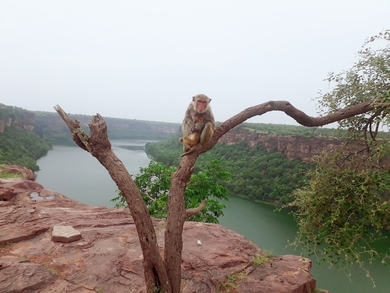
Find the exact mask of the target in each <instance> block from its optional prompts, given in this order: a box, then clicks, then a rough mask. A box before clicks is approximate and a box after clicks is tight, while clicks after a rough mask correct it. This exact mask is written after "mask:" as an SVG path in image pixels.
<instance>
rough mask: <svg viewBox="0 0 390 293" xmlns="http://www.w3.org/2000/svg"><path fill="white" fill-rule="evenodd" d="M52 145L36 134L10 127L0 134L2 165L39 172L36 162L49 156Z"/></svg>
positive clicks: (0, 158)
mask: <svg viewBox="0 0 390 293" xmlns="http://www.w3.org/2000/svg"><path fill="white" fill-rule="evenodd" d="M50 147H51V146H50V144H49V143H48V142H47V141H45V140H44V139H42V138H41V137H39V136H38V135H36V134H35V133H33V132H31V131H27V130H23V129H20V128H17V127H9V128H6V129H5V130H4V132H2V133H0V164H14V165H20V166H25V167H27V168H29V169H31V170H33V171H37V170H39V167H38V165H37V162H36V160H37V159H39V158H40V157H42V156H44V155H46V154H47V152H48V151H49V149H50Z"/></svg>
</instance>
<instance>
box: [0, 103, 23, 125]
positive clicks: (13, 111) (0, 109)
mask: <svg viewBox="0 0 390 293" xmlns="http://www.w3.org/2000/svg"><path fill="white" fill-rule="evenodd" d="M25 112H26V110H24V109H22V108H19V107H14V106H6V105H4V104H2V103H0V120H4V121H5V120H8V119H12V120H15V119H23V117H24V115H25Z"/></svg>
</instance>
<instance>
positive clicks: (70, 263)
mask: <svg viewBox="0 0 390 293" xmlns="http://www.w3.org/2000/svg"><path fill="white" fill-rule="evenodd" d="M2 167H3V168H7V170H8V171H10V172H21V173H23V174H25V178H12V179H0V292H7V293H16V292H29V293H30V292H31V293H34V292H37V293H38V292H39V293H49V292H50V293H51V292H72V293H84V292H85V293H87V292H101V293H103V292H104V293H109V292H116V293H121V292H145V289H144V287H145V285H144V280H143V267H142V252H141V248H140V246H139V242H138V238H137V233H136V229H135V226H134V222H133V220H132V218H131V216H130V214H129V212H128V210H126V209H108V208H106V207H94V206H88V205H85V204H82V203H79V202H77V201H74V200H71V199H69V198H67V197H65V196H64V195H62V194H59V193H56V192H54V191H51V190H48V189H45V188H44V187H43V186H41V185H40V184H38V183H36V182H35V181H34V179H35V176H34V174H33V173H32V172H31V171H30V170H28V169H24V168H21V167H18V166H4V165H3V166H2ZM154 223H155V228H156V231H157V234H158V239H159V246H160V249H161V253H163V250H164V241H163V240H164V225H165V223H164V221H162V220H154ZM58 226H71V227H73V228H74V229H76V230H77V231H76V232H77V233H79V234H81V235H78V236H75V235H73V236H72V237H73V238H69V241H70V242H59V240H60V241H61V239H60V238H56V235H53V227H58ZM77 233H76V234H77ZM65 238H66V235H65ZM62 241H63V240H62ZM183 242H184V249H183V264H182V279H183V282H182V292H183V293H190V292H191V293H192V292H194V293H195V292H196V293H199V292H202V293H203V292H204V293H207V292H213V293H214V292H231V293H238V292H242V293H244V292H245V293H252V292H253V293H255V292H256V293H262V292H263V293H309V292H313V290H314V289H315V286H316V281H315V279H314V278H313V277H312V276H311V275H310V268H311V261H310V260H309V259H301V257H299V256H293V255H283V256H273V257H271V258H270V259H268V260H267V261H266V262H265V263H263V264H261V265H256V264H254V262H253V260H254V259H255V258H256V257H257V256H258V255H261V254H262V253H263V252H262V251H261V249H260V248H258V247H257V246H256V245H255V244H253V243H252V242H250V241H248V240H247V239H246V238H244V237H243V236H241V235H239V234H237V233H236V232H234V231H231V230H228V229H226V228H224V227H223V226H220V225H214V224H205V223H195V222H187V223H186V224H185V226H184V233H183Z"/></svg>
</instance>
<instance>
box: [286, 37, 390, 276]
mask: <svg viewBox="0 0 390 293" xmlns="http://www.w3.org/2000/svg"><path fill="white" fill-rule="evenodd" d="M378 40H379V41H381V42H382V43H383V42H384V43H385V44H386V46H385V47H384V48H383V47H382V48H379V49H377V50H373V49H371V48H370V47H369V45H370V44H371V43H372V42H374V41H378ZM389 41H390V31H386V32H384V33H382V34H379V35H378V36H374V37H373V38H370V39H369V40H368V41H367V42H366V43H365V44H364V46H363V48H362V50H361V51H359V57H360V59H359V61H357V62H356V63H355V65H354V66H353V67H352V68H351V69H350V70H348V71H344V72H342V73H340V74H334V73H331V74H330V75H329V77H328V81H329V82H330V83H331V84H332V85H333V90H332V91H331V92H329V93H326V94H323V95H321V96H320V97H319V103H320V106H321V109H322V110H323V113H325V114H327V113H333V112H334V111H336V110H338V109H340V108H344V107H348V106H353V105H356V104H359V103H364V102H370V101H372V100H373V99H375V101H376V104H377V107H376V108H375V109H373V110H372V111H370V112H368V113H366V114H362V115H357V116H355V117H352V118H349V119H345V120H342V121H341V122H340V123H339V124H340V128H342V129H346V131H347V133H348V137H349V138H350V141H351V143H350V144H349V145H348V146H347V147H346V148H338V149H335V150H333V151H332V152H331V153H328V154H323V155H322V156H320V157H318V158H317V166H316V169H315V170H313V171H312V172H310V173H309V179H310V181H309V184H308V185H306V186H305V187H303V188H301V189H298V190H297V191H296V192H295V193H294V195H295V197H296V199H295V201H294V202H293V203H292V204H290V205H289V206H290V207H294V208H295V209H296V212H295V213H294V215H295V217H296V220H297V223H298V225H299V233H298V236H297V238H296V242H295V244H303V245H304V246H306V247H307V249H308V251H309V253H315V255H318V256H319V260H321V261H328V262H329V263H330V264H335V263H337V264H341V265H342V266H344V267H349V266H350V265H352V264H353V263H358V264H360V265H361V266H363V265H364V262H365V261H364V259H365V258H366V257H367V256H368V259H369V261H371V260H372V259H374V258H381V259H382V261H383V262H385V260H386V258H387V257H388V256H387V255H386V254H385V255H383V254H379V253H378V251H376V249H375V246H374V242H375V240H376V239H378V238H380V237H386V236H387V235H388V233H387V231H386V230H388V229H389V227H390V225H389V221H390V202H389V199H390V188H389V187H390V185H389V182H390V167H389V156H390V143H389V142H388V140H387V139H386V140H381V139H378V130H379V129H383V127H385V128H388V127H389V122H390V121H389V118H388V114H389V110H388V106H389V104H390V89H389V84H390V45H389ZM382 43H381V44H382ZM375 45H376V44H375ZM367 275H368V276H369V274H368V272H367Z"/></svg>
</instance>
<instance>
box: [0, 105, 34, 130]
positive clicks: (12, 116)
mask: <svg viewBox="0 0 390 293" xmlns="http://www.w3.org/2000/svg"><path fill="white" fill-rule="evenodd" d="M34 120H35V114H34V112H31V111H27V110H24V109H22V108H18V107H14V106H6V105H3V104H0V133H1V132H3V131H4V130H5V129H6V127H11V126H15V127H19V128H22V129H25V130H30V131H32V130H34Z"/></svg>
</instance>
